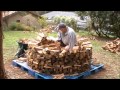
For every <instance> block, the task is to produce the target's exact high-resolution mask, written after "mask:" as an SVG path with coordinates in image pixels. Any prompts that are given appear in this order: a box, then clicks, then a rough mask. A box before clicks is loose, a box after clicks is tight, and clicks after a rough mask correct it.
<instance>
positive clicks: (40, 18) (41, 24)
mask: <svg viewBox="0 0 120 90" xmlns="http://www.w3.org/2000/svg"><path fill="white" fill-rule="evenodd" d="M46 20H47V18H46V17H43V16H41V17H39V18H38V22H39V24H40V26H41V27H42V28H44V27H46V26H47V25H48V23H47V21H46Z"/></svg>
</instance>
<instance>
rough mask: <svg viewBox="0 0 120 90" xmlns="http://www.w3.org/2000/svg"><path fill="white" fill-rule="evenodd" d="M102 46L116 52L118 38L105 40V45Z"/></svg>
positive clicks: (117, 49)
mask: <svg viewBox="0 0 120 90" xmlns="http://www.w3.org/2000/svg"><path fill="white" fill-rule="evenodd" d="M102 48H103V49H104V50H108V51H110V52H112V53H118V52H120V39H119V38H117V39H115V40H113V41H111V42H106V45H105V46H103V47H102Z"/></svg>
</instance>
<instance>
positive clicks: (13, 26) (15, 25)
mask: <svg viewBox="0 0 120 90" xmlns="http://www.w3.org/2000/svg"><path fill="white" fill-rule="evenodd" d="M8 28H9V30H15V31H32V30H34V28H33V27H30V26H27V25H24V24H21V23H18V22H14V23H12V24H11V25H10V26H9V27H8Z"/></svg>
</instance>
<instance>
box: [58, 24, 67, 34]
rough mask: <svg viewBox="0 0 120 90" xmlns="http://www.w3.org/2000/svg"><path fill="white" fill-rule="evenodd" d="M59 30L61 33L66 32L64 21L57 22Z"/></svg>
mask: <svg viewBox="0 0 120 90" xmlns="http://www.w3.org/2000/svg"><path fill="white" fill-rule="evenodd" d="M59 31H60V32H62V33H66V32H67V27H66V25H65V24H64V23H60V24H59Z"/></svg>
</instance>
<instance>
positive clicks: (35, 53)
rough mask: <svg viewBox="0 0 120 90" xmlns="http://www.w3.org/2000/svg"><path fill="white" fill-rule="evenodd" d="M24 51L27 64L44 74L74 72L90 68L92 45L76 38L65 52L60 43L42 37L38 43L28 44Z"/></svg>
mask: <svg viewBox="0 0 120 90" xmlns="http://www.w3.org/2000/svg"><path fill="white" fill-rule="evenodd" d="M28 47H29V48H28V50H27V53H26V56H27V63H28V65H29V66H30V67H31V68H32V69H34V70H37V71H39V72H41V73H45V74H51V75H55V74H62V73H64V74H69V75H70V74H74V73H81V72H84V71H86V70H88V69H90V62H91V58H92V45H91V43H90V42H88V40H87V39H80V40H78V44H77V46H74V48H73V51H72V52H71V53H70V52H66V51H65V50H64V47H60V43H59V42H56V41H52V40H47V38H46V37H44V38H42V40H41V42H40V43H38V44H32V43H31V44H29V45H28Z"/></svg>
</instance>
